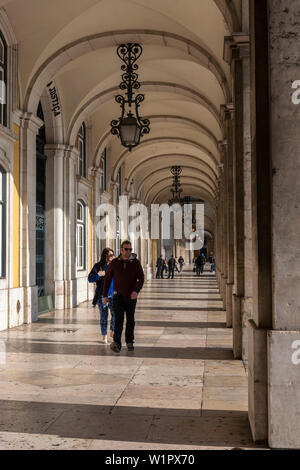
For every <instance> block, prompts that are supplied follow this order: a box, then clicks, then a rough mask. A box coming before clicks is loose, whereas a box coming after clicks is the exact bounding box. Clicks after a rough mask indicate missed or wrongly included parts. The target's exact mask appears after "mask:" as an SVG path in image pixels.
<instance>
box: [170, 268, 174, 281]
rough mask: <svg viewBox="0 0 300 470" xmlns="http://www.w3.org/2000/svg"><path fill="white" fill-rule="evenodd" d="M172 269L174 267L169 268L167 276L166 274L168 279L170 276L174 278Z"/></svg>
mask: <svg viewBox="0 0 300 470" xmlns="http://www.w3.org/2000/svg"><path fill="white" fill-rule="evenodd" d="M174 271H175V268H169V276H168V279H170V277H172V279H173V278H174Z"/></svg>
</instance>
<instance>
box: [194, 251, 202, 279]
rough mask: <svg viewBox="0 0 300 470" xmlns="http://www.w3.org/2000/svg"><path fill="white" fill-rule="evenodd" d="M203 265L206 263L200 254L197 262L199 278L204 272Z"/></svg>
mask: <svg viewBox="0 0 300 470" xmlns="http://www.w3.org/2000/svg"><path fill="white" fill-rule="evenodd" d="M203 263H204V261H203V256H201V255H200V254H199V255H198V256H197V258H196V260H195V265H196V275H197V276H200V274H201V273H202V272H203Z"/></svg>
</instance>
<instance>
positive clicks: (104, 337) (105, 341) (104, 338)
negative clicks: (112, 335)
mask: <svg viewBox="0 0 300 470" xmlns="http://www.w3.org/2000/svg"><path fill="white" fill-rule="evenodd" d="M102 341H103V343H104V344H107V335H105V336H102Z"/></svg>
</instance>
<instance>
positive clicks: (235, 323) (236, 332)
mask: <svg viewBox="0 0 300 470" xmlns="http://www.w3.org/2000/svg"><path fill="white" fill-rule="evenodd" d="M242 299H243V297H241V296H238V295H236V294H233V296H232V327H233V355H234V358H235V359H242V350H243V348H242Z"/></svg>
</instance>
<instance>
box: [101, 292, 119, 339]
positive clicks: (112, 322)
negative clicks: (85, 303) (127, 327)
mask: <svg viewBox="0 0 300 470" xmlns="http://www.w3.org/2000/svg"><path fill="white" fill-rule="evenodd" d="M98 307H99V312H100V328H101V333H102V335H103V336H106V335H107V323H108V310H110V315H111V319H110V331H114V329H115V311H114V306H113V299H112V297H109V298H108V306H107V305H104V303H103V297H101V299H100V300H99V302H98Z"/></svg>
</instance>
